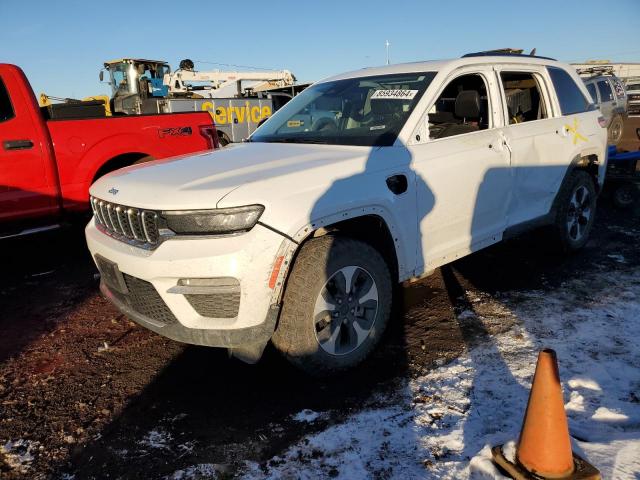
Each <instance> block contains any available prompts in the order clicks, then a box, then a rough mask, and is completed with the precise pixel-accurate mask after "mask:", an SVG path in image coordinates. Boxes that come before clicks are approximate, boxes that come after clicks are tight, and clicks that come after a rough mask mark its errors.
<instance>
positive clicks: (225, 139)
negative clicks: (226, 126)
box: [218, 132, 231, 148]
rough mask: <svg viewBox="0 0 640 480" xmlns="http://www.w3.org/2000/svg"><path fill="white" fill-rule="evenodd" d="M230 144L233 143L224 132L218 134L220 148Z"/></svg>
mask: <svg viewBox="0 0 640 480" xmlns="http://www.w3.org/2000/svg"><path fill="white" fill-rule="evenodd" d="M229 143H231V142H230V141H229V137H227V135H226V134H224V133H222V132H218V145H220V148H224V147H226V146H227V145H229Z"/></svg>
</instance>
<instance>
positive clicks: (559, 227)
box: [555, 170, 596, 253]
mask: <svg viewBox="0 0 640 480" xmlns="http://www.w3.org/2000/svg"><path fill="white" fill-rule="evenodd" d="M580 184H584V185H586V186H587V188H588V189H589V193H590V195H591V198H592V199H593V204H592V209H593V213H592V215H591V218H590V221H589V223H590V224H589V230H588V232H587V234H586V235H585V236H584V238H583V239H582V240H581V241H579V242H572V241H571V240H570V239H569V237H568V234H567V232H566V218H567V210H568V206H569V201H570V199H571V196H572V194H573V192H574V190H575V189H576V188H577V187H578V186H579V185H580ZM595 199H596V189H595V185H594V183H593V179H592V178H591V175H589V174H588V173H587V172H585V171H583V170H574V171H573V172H571V173H570V174H569V178H568V179H567V180H566V181H565V182H563V184H562V187H561V188H560V191H559V192H558V209H557V212H556V219H555V242H556V245H557V247H558V248H559V249H560V251H561V252H563V253H570V252H573V251H577V250H580V249H581V248H582V247H584V246H585V244H586V243H587V242H588V241H589V236H590V233H591V229H592V228H593V223H594V220H595V215H596V201H595Z"/></svg>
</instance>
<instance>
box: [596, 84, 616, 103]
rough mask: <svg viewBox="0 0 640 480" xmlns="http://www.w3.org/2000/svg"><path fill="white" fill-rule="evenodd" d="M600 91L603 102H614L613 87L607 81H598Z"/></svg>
mask: <svg viewBox="0 0 640 480" xmlns="http://www.w3.org/2000/svg"><path fill="white" fill-rule="evenodd" d="M598 91H599V92H600V101H601V102H611V101H612V100H613V91H612V90H611V85H609V82H607V81H606V80H599V81H598Z"/></svg>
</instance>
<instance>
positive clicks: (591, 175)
mask: <svg viewBox="0 0 640 480" xmlns="http://www.w3.org/2000/svg"><path fill="white" fill-rule="evenodd" d="M589 98H590V97H589V94H588V92H587V90H586V88H585V86H584V84H583V82H582V81H580V78H579V77H578V76H577V74H576V72H575V70H574V69H573V68H571V67H570V66H568V65H565V64H562V63H559V62H556V61H554V60H552V59H547V58H541V57H530V56H522V55H486V54H482V53H480V54H471V55H468V56H465V57H463V58H460V59H454V60H447V61H434V62H419V63H410V64H404V65H392V66H387V67H381V68H369V69H364V70H359V71H355V72H350V73H345V74H342V75H338V76H336V77H332V78H329V79H326V80H323V81H320V82H318V83H316V84H314V85H313V86H311V87H309V88H308V89H307V90H305V91H304V92H303V93H302V94H300V95H299V96H297V97H295V98H294V99H293V100H291V101H290V102H289V103H288V104H287V105H286V106H284V107H283V108H282V109H281V110H279V111H278V112H277V113H276V114H275V115H273V117H272V118H270V119H269V120H268V121H267V122H266V123H265V124H264V125H262V126H261V127H260V128H259V129H258V130H257V131H256V132H255V133H254V134H253V136H252V137H251V138H250V139H249V141H248V142H246V143H244V144H241V145H237V146H232V147H230V148H226V149H223V150H217V151H214V152H210V153H204V154H201V155H194V156H188V157H183V158H180V159H173V160H171V159H170V160H164V161H157V162H153V163H151V164H147V165H140V166H134V167H129V168H125V169H123V170H119V171H116V172H114V173H112V174H110V175H107V176H104V177H102V178H101V179H100V180H98V182H96V183H95V184H94V185H93V187H92V188H91V202H92V205H93V209H94V217H93V219H92V220H91V222H90V223H89V225H88V226H87V229H86V236H87V243H88V245H89V249H90V250H91V254H92V255H93V258H94V259H95V261H96V264H97V266H98V268H99V270H100V272H101V273H102V276H101V279H102V280H101V290H102V292H103V293H104V294H105V295H106V296H107V297H108V298H109V299H110V300H111V301H112V302H113V303H114V304H115V305H116V306H117V307H118V308H119V309H120V310H121V311H122V312H124V313H125V314H126V315H127V316H128V317H129V318H131V319H132V320H134V321H136V322H138V323H139V324H141V325H143V326H145V327H147V328H149V329H151V330H153V331H155V332H158V333H160V334H161V335H165V336H167V337H169V338H173V339H175V340H179V341H182V342H186V343H192V344H198V345H209V346H213V347H223V348H227V349H229V350H230V352H231V353H232V354H233V355H235V356H237V357H238V358H241V359H243V360H245V361H248V362H254V361H257V360H258V359H259V358H260V356H261V354H262V351H263V349H264V347H265V345H266V344H267V343H268V342H269V340H271V341H272V342H273V344H274V345H275V347H276V348H277V349H279V350H280V351H281V352H282V353H283V354H284V355H285V356H286V357H287V358H288V359H290V360H291V361H292V362H293V363H294V364H296V365H297V366H299V367H301V368H303V369H305V370H306V371H308V372H311V373H313V374H317V375H321V374H327V373H329V372H332V371H335V370H340V369H345V368H347V367H351V366H353V365H355V364H357V363H358V362H360V361H361V360H363V359H364V358H365V357H366V356H367V355H368V354H369V353H370V352H371V351H372V349H373V348H374V347H375V346H376V344H377V343H378V342H379V340H380V337H381V335H382V333H383V331H384V329H385V327H386V325H387V323H388V321H389V316H390V311H391V302H392V291H393V284H394V283H396V282H402V281H404V280H407V279H412V278H417V277H421V276H425V275H427V274H429V273H430V272H432V271H433V270H434V269H435V268H437V267H439V266H441V265H444V264H446V263H448V262H451V261H453V260H455V259H457V258H460V257H463V256H465V255H468V254H469V253H472V252H474V251H477V250H480V249H482V248H484V247H486V246H488V245H491V244H494V243H496V242H499V241H500V240H502V239H503V238H505V237H507V236H508V235H510V234H513V233H516V232H521V231H523V230H525V229H528V228H532V227H534V226H540V225H553V226H555V230H556V232H557V238H558V241H559V242H560V245H561V246H563V247H564V249H565V250H573V249H578V248H580V247H582V246H583V245H584V244H585V243H586V241H587V237H588V235H589V231H590V229H591V227H592V225H593V220H594V214H595V208H596V196H597V194H598V192H599V190H600V188H601V186H602V183H603V180H604V174H605V168H606V161H607V160H606V156H605V152H606V135H607V133H606V129H605V128H603V127H602V125H603V121H602V118H599V117H600V114H599V113H598V112H597V111H596V110H595V109H594V108H593V105H591V101H590V100H589Z"/></svg>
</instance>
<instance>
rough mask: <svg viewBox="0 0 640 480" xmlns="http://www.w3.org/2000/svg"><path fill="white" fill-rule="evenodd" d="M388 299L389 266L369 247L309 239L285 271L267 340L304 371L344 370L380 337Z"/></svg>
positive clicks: (330, 239) (332, 238) (341, 239)
mask: <svg viewBox="0 0 640 480" xmlns="http://www.w3.org/2000/svg"><path fill="white" fill-rule="evenodd" d="M391 299H392V283H391V275H390V273H389V268H388V266H387V264H386V262H385V260H384V259H383V258H382V255H380V253H379V252H378V251H377V250H376V249H375V248H373V247H372V246H371V245H369V244H367V243H364V242H361V241H359V240H354V239H351V238H346V237H335V236H325V237H320V238H316V239H312V240H310V241H309V242H307V243H306V244H305V245H303V247H302V249H301V251H300V253H299V255H298V258H297V260H296V263H295V264H294V266H293V270H292V271H291V275H290V277H289V281H288V285H287V289H286V291H285V294H284V302H283V307H282V313H281V315H280V321H279V324H278V327H277V329H276V331H275V333H274V335H273V338H272V342H273V344H274V345H275V347H276V348H277V349H278V350H280V352H282V353H283V354H284V355H285V357H286V358H287V359H288V360H289V361H290V362H291V363H293V364H294V365H296V366H297V367H299V368H301V369H302V370H304V371H306V372H307V373H309V374H312V375H316V376H325V375H328V374H330V373H332V372H336V371H341V370H346V369H348V368H351V367H353V366H355V365H357V364H358V363H360V362H361V361H362V360H364V359H365V358H366V357H367V356H368V355H369V354H370V353H371V351H372V350H373V349H374V348H375V346H376V345H377V344H378V342H379V341H380V338H381V337H382V334H383V332H384V330H385V328H386V326H387V323H388V320H389V316H390V312H391Z"/></svg>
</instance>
